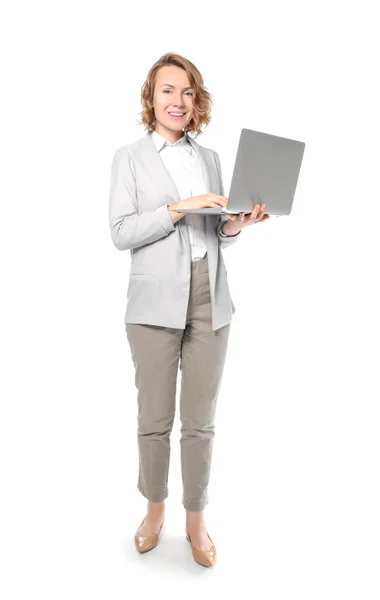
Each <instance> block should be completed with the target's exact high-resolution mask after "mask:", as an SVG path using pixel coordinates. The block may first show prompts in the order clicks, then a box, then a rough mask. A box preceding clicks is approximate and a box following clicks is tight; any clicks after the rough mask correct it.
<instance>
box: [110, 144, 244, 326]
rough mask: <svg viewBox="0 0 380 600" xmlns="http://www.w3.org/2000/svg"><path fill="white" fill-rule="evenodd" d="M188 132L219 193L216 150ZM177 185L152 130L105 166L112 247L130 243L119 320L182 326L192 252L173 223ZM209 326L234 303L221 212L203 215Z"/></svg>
mask: <svg viewBox="0 0 380 600" xmlns="http://www.w3.org/2000/svg"><path fill="white" fill-rule="evenodd" d="M188 139H189V141H190V143H191V145H192V147H193V149H194V151H195V152H196V153H197V155H198V158H199V160H200V163H201V166H202V171H203V179H204V183H205V186H206V189H207V191H209V192H214V193H215V194H220V195H222V196H224V189H223V181H222V175H221V168H220V161H219V156H218V154H217V153H216V152H214V150H211V149H210V148H205V147H203V146H201V145H200V144H198V143H197V142H196V141H195V140H193V139H192V138H191V137H190V136H188ZM179 200H180V198H179V195H178V191H177V188H176V186H175V184H174V181H173V179H172V178H171V176H170V174H169V171H168V170H167V168H166V166H165V164H164V162H163V160H162V158H161V156H160V154H159V152H158V151H157V148H156V146H155V145H154V141H153V139H152V135H151V133H150V132H148V133H147V134H146V135H145V136H144V137H143V138H141V139H139V140H137V141H135V142H132V143H130V144H127V145H125V146H121V147H120V148H118V150H117V151H116V154H115V156H114V158H113V161H112V166H111V184H110V196H109V224H110V228H111V237H112V241H113V243H114V244H115V246H116V248H118V250H130V252H131V268H130V273H129V284H128V292H127V307H126V311H125V317H124V322H125V323H145V324H150V325H160V326H162V327H174V328H176V329H185V327H186V314H187V307H188V299H189V291H190V276H191V251H190V240H189V234H188V229H187V225H186V222H184V220H185V219H186V217H183V218H182V219H180V220H179V221H177V222H176V223H175V224H173V221H172V219H171V216H170V214H171V213H170V212H169V210H168V205H169V204H173V203H174V202H179ZM205 219H206V243H207V257H208V268H209V283H210V295H211V305H212V329H213V331H215V330H216V329H219V328H220V327H222V326H223V325H226V324H227V323H229V322H230V321H231V319H232V316H233V314H234V313H235V306H234V304H233V302H232V298H231V295H230V291H229V286H228V281H227V270H226V267H225V264H224V260H223V255H222V252H221V249H224V248H228V247H229V246H231V245H232V244H234V243H235V242H236V241H237V239H238V238H239V237H240V235H241V234H238V235H237V236H236V237H233V236H232V237H222V236H221V235H220V234H219V231H220V229H221V228H222V227H223V225H224V223H225V222H226V221H227V217H226V216H224V215H205Z"/></svg>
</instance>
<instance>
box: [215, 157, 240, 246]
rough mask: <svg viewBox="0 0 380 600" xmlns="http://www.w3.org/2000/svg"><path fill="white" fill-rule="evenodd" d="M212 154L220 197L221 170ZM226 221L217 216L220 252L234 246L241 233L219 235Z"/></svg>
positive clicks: (221, 186) (216, 158)
mask: <svg viewBox="0 0 380 600" xmlns="http://www.w3.org/2000/svg"><path fill="white" fill-rule="evenodd" d="M213 152H214V158H215V163H216V169H217V171H218V177H219V187H220V195H221V196H224V186H223V178H222V169H221V167H220V159H219V156H218V153H217V152H215V151H213ZM227 221H228V217H226V216H224V215H223V214H220V215H219V217H218V223H217V226H216V233H217V235H218V241H219V245H220V247H221V249H222V250H223V249H225V248H228V247H229V246H231V245H232V244H234V243H235V242H236V241H237V239H238V237H239V236H240V234H241V231H239V233H237V234H236V235H228V236H226V237H223V236H222V235H221V234H220V230H221V229H222V227H223V225H224V223H226V222H227Z"/></svg>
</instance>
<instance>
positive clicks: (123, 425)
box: [0, 0, 380, 600]
mask: <svg viewBox="0 0 380 600" xmlns="http://www.w3.org/2000/svg"><path fill="white" fill-rule="evenodd" d="M0 22H1V25H0V28H1V29H0V33H1V35H0V44H1V55H2V83H3V91H2V93H1V99H0V101H1V111H0V112H1V157H0V158H1V220H0V227H1V231H0V244H1V279H2V290H3V291H2V293H1V303H2V310H1V313H0V314H1V345H2V375H1V424H0V444H1V447H0V450H1V474H0V475H1V484H2V493H1V497H0V502H1V511H0V515H1V534H0V547H1V556H0V559H1V565H2V571H3V575H2V578H1V583H0V592H2V593H1V595H2V597H3V598H4V599H6V600H13V599H16V598H17V599H21V598H22V599H24V598H28V597H30V595H31V593H33V592H34V593H36V595H37V594H38V597H39V599H40V600H44V599H45V598H46V599H49V600H50V599H51V598H54V599H55V600H60V599H64V600H67V599H68V598H70V599H78V600H79V599H80V600H83V598H91V600H96V599H98V598H99V599H107V600H108V599H109V598H112V599H113V600H119V599H125V598H132V597H136V595H137V597H142V598H145V597H148V596H150V597H153V596H154V597H156V598H159V599H161V598H162V599H165V600H169V599H171V598H173V599H174V598H175V599H177V598H178V596H180V597H182V598H184V599H186V600H187V599H188V598H189V599H190V598H191V599H192V598H194V596H195V594H201V595H202V597H205V598H206V597H210V594H211V593H213V594H214V595H218V594H223V597H228V598H230V597H231V596H232V595H234V596H239V597H243V596H244V597H249V598H257V599H260V600H264V599H265V600H271V599H274V600H279V599H283V598H291V600H298V599H300V600H304V599H305V598H307V599H308V600H312V599H313V600H314V599H316V600H320V599H321V598H324V599H331V600H336V599H337V598H344V599H345V600H346V599H351V598H352V599H353V598H355V599H356V598H366V600H372V599H375V598H376V599H378V598H379V594H380V583H379V578H378V568H379V558H380V556H379V554H380V552H379V542H378V540H379V535H380V522H379V510H378V507H379V506H380V489H379V455H380V448H379V398H380V395H379V382H378V379H379V376H378V366H379V334H380V328H379V308H378V307H379V305H380V302H379V300H380V298H379V292H378V275H379V259H378V257H379V241H378V240H379V236H378V226H379V225H378V224H379V213H380V211H379V202H380V194H379V181H378V171H379V168H378V164H379V158H380V157H379V149H378V144H379V133H380V127H379V111H378V107H379V105H380V98H379V92H378V88H377V87H376V80H377V79H378V62H377V61H376V60H375V55H376V54H378V53H379V49H380V48H379V43H378V27H377V26H376V21H375V3H374V2H368V1H362V2H360V3H344V2H336V1H335V2H334V1H331V0H330V1H329V2H318V3H311V2H294V1H290V2H287V3H281V2H272V1H270V0H269V1H266V2H256V3H245V2H242V1H241V0H238V1H235V2H234V3H233V4H232V5H231V4H230V5H226V6H222V5H221V4H220V3H217V2H208V3H205V2H197V1H194V2H192V3H185V4H183V3H179V4H178V3H171V4H170V3H169V4H167V3H161V4H157V3H153V2H152V3H150V4H149V3H146V2H145V3H136V4H134V5H132V6H131V5H130V3H127V2H116V1H112V0H108V1H107V2H91V3H90V2H85V1H81V0H76V2H70V1H66V2H53V1H50V2H47V1H45V2H41V1H38V0H37V1H35V2H33V3H27V2H21V1H20V2H17V1H16V2H12V3H10V2H5V3H3V4H2V8H1V14H0ZM170 51H173V52H178V53H180V54H182V55H184V56H185V57H187V58H189V59H190V60H191V61H192V62H193V63H194V64H195V65H196V66H197V67H198V68H199V70H200V71H201V73H202V75H203V77H204V81H205V85H206V87H207V89H208V90H209V91H210V93H211V94H212V96H213V102H214V107H213V112H212V122H211V123H210V125H209V126H208V128H206V130H205V132H204V134H203V135H202V136H200V137H198V139H197V141H198V142H199V143H200V144H201V145H203V146H206V147H209V148H213V149H214V150H216V151H217V152H218V154H219V156H220V159H221V164H222V174H223V180H224V187H225V194H226V196H228V190H229V187H230V182H231V177H232V169H233V164H234V159H235V153H236V147H237V141H238V138H239V135H240V131H241V129H242V128H243V127H247V128H251V129H256V130H259V131H263V132H266V133H272V134H275V135H279V136H283V137H288V138H293V139H296V140H301V141H304V142H305V143H306V148H305V154H304V160H303V164H302V168H301V172H300V177H299V181H298V185H297V190H296V196H295V199H294V204H293V212H292V214H291V216H290V217H283V218H279V219H276V218H270V219H269V220H268V221H267V222H265V223H261V224H257V225H253V226H251V227H249V228H246V229H245V230H244V231H243V232H242V234H241V239H239V241H238V242H237V244H235V245H234V247H231V248H230V249H227V250H224V251H223V252H224V259H225V262H226V265H227V268H228V277H229V282H230V288H231V294H232V297H233V301H234V304H235V307H236V313H235V315H234V317H233V321H232V324H231V333H230V341H229V347H228V353H227V360H226V366H225V371H224V375H223V383H222V387H221V391H220V395H219V399H218V408H217V420H216V436H215V441H214V454H213V465H212V472H211V480H210V486H209V498H210V500H209V504H208V506H207V508H206V511H205V519H206V523H207V527H208V531H209V533H210V536H211V538H212V539H213V541H214V542H215V544H216V547H217V551H218V558H217V563H216V564H215V566H214V567H213V568H212V569H203V568H202V567H201V566H199V565H197V564H196V563H195V562H194V561H193V559H192V556H191V551H190V547H189V544H188V542H187V541H186V539H185V536H184V525H185V511H184V508H183V506H182V502H181V498H182V488H181V485H182V484H181V475H180V446H179V436H180V433H179V427H180V422H179V417H178V414H177V417H176V421H175V425H174V429H173V433H172V438H171V440H172V453H171V464H170V476H169V498H168V499H167V501H166V522H165V530H164V535H163V537H162V541H161V542H160V545H159V547H158V548H156V549H155V550H154V551H153V552H151V553H148V554H147V555H142V556H141V555H139V554H138V553H137V551H136V550H135V547H134V544H133V536H134V534H135V531H136V529H137V527H138V526H139V524H140V523H141V520H142V517H143V516H144V514H145V508H146V500H145V499H144V498H143V497H142V496H141V495H140V493H139V492H138V490H137V487H136V486H137V469H138V457H137V400H136V394H137V390H136V388H135V387H134V369H133V364H132V360H131V356H130V350H129V346H128V341H127V338H126V334H125V331H124V322H123V319H124V310H125V304H126V294H127V285H128V272H129V265H130V253H129V252H119V251H117V250H116V248H115V247H114V246H113V243H112V241H111V236H110V232H109V225H108V194H109V177H110V167H111V161H112V158H113V155H114V153H115V151H116V149H117V148H118V147H119V146H121V145H124V144H127V143H130V142H132V141H134V140H137V139H139V138H140V137H142V136H143V135H145V131H144V129H143V127H142V126H140V125H138V124H137V122H138V120H139V112H140V110H141V105H140V91H141V87H142V85H143V83H144V81H145V77H146V75H147V73H148V70H149V68H150V67H151V65H152V64H153V63H154V62H155V61H156V60H157V59H158V58H159V57H160V56H161V55H162V54H164V53H165V52H170ZM178 385H180V380H178ZM179 389H180V388H179V387H178V395H177V407H178V401H179ZM200 578H201V579H200ZM132 590H133V591H132Z"/></svg>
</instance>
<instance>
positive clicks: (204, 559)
mask: <svg viewBox="0 0 380 600" xmlns="http://www.w3.org/2000/svg"><path fill="white" fill-rule="evenodd" d="M207 535H208V534H207ZM208 538H209V540H211V542H212V548H211V549H210V550H200V549H199V548H193V546H192V545H191V539H190V536H189V534H188V532H187V530H186V539H187V540H188V541H189V542H190V547H191V551H192V553H193V558H194V560H195V562H197V563H198V564H200V565H202V567H212V565H213V564H214V562H215V558H216V548H215V545H214V542H213V541H212V539H211V538H210V536H209V535H208Z"/></svg>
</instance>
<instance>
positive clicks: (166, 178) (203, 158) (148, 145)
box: [140, 132, 220, 248]
mask: <svg viewBox="0 0 380 600" xmlns="http://www.w3.org/2000/svg"><path fill="white" fill-rule="evenodd" d="M187 137H188V140H189V141H190V144H191V146H192V148H193V150H194V152H196V154H197V156H198V158H199V162H200V164H201V167H202V173H203V181H204V184H205V187H206V190H207V191H208V192H213V193H214V194H219V191H220V187H219V176H218V172H217V170H216V166H215V164H214V161H213V160H212V158H211V152H212V151H211V150H209V149H208V148H203V146H201V145H200V144H198V143H197V142H196V141H195V140H193V139H192V138H191V137H190V136H189V135H188V136H187ZM140 149H141V160H142V161H143V162H144V163H145V164H146V165H147V166H148V171H149V174H150V176H151V177H152V180H153V181H154V184H155V186H156V189H157V190H158V191H161V192H162V197H163V201H165V200H164V198H165V197H166V198H167V197H168V196H169V197H171V198H173V202H179V201H180V198H179V194H178V190H177V187H176V185H175V183H174V181H173V179H172V177H171V176H170V173H169V171H168V170H167V168H166V166H165V163H164V161H163V160H162V158H161V156H160V153H159V152H158V151H157V148H156V146H155V144H154V141H153V139H152V135H151V133H150V132H148V133H147V134H146V135H145V137H143V138H141V139H140ZM205 217H206V232H207V239H208V248H210V247H211V245H212V239H213V236H214V235H215V231H216V228H217V225H218V223H219V217H220V215H219V216H216V215H205ZM216 217H217V219H216ZM215 219H216V224H215ZM182 221H183V219H181V220H180V228H181V230H182V231H183V234H184V235H185V236H186V238H187V239H188V232H187V227H184V225H185V224H184V223H182Z"/></svg>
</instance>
